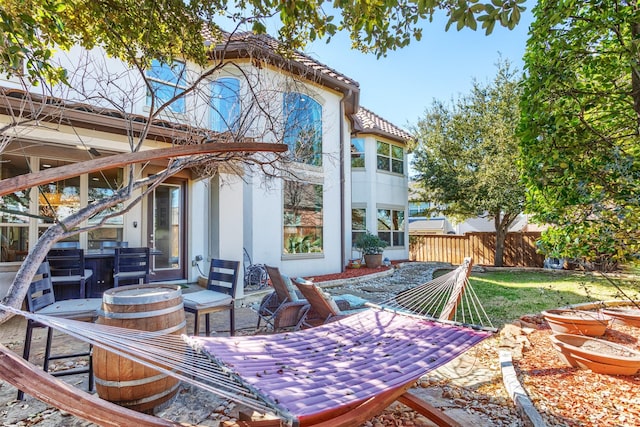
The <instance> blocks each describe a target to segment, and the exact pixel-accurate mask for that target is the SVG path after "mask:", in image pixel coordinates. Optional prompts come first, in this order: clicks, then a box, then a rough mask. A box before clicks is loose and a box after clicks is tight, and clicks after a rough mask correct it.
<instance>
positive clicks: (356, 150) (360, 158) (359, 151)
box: [351, 138, 364, 168]
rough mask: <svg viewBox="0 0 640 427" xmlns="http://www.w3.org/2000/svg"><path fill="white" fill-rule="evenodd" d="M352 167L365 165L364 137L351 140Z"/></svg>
mask: <svg viewBox="0 0 640 427" xmlns="http://www.w3.org/2000/svg"><path fill="white" fill-rule="evenodd" d="M351 167H352V168H363V167H364V139H363V138H353V139H352V140H351Z"/></svg>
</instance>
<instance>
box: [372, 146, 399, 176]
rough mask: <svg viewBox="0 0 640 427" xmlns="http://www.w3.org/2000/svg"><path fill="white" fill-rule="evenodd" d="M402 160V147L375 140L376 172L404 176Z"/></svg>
mask: <svg viewBox="0 0 640 427" xmlns="http://www.w3.org/2000/svg"><path fill="white" fill-rule="evenodd" d="M385 146H386V148H385ZM404 158H405V149H404V147H401V146H399V145H395V144H391V143H389V142H383V141H378V140H376V168H377V170H379V171H383V172H389V173H392V174H396V175H402V176H404V174H405V171H406V166H405V161H404Z"/></svg>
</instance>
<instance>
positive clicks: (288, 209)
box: [282, 181, 323, 254]
mask: <svg viewBox="0 0 640 427" xmlns="http://www.w3.org/2000/svg"><path fill="white" fill-rule="evenodd" d="M283 199H284V209H283V215H284V218H283V221H282V223H283V226H284V231H283V237H284V239H283V242H284V248H283V252H284V253H285V254H308V253H322V252H323V245H322V185H317V184H306V183H302V182H294V181H285V182H284V190H283Z"/></svg>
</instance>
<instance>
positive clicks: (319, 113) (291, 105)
mask: <svg viewBox="0 0 640 427" xmlns="http://www.w3.org/2000/svg"><path fill="white" fill-rule="evenodd" d="M305 102H308V103H307V105H310V106H311V107H312V108H297V107H298V106H299V105H300V104H301V103H305ZM282 112H283V115H284V134H283V142H284V143H285V144H287V145H288V146H289V153H290V155H291V157H292V159H293V160H294V161H296V162H299V163H305V164H308V165H312V166H318V167H321V166H322V146H323V143H322V138H323V131H322V130H323V129H322V127H323V114H324V111H323V108H322V104H320V102H318V101H317V100H315V99H314V98H313V97H311V96H309V95H306V94H304V93H300V92H286V93H284V94H283V98H282ZM314 116H315V117H314ZM307 129H311V130H310V132H311V137H310V138H309V139H310V140H311V147H309V143H305V142H303V143H302V144H301V143H300V134H301V133H303V132H304V131H305V130H307Z"/></svg>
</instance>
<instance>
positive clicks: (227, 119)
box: [211, 78, 240, 132]
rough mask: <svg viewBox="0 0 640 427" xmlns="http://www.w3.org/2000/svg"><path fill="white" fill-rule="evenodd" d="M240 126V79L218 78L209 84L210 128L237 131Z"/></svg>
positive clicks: (219, 130)
mask: <svg viewBox="0 0 640 427" xmlns="http://www.w3.org/2000/svg"><path fill="white" fill-rule="evenodd" d="M239 126H240V81H239V80H238V79H235V78H222V79H218V80H216V81H215V82H213V83H212V84H211V129H213V130H215V131H217V132H226V131H229V130H231V131H234V132H235V131H237V130H238V128H239Z"/></svg>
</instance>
